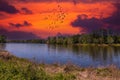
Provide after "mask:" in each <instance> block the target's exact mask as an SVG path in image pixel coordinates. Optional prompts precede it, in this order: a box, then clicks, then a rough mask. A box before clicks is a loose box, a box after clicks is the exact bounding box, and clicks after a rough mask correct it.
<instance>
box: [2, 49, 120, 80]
mask: <svg viewBox="0 0 120 80" xmlns="http://www.w3.org/2000/svg"><path fill="white" fill-rule="evenodd" d="M119 75H120V69H118V68H116V67H115V66H109V67H100V68H93V67H88V68H81V67H78V66H75V65H73V64H66V65H60V64H51V65H48V64H44V63H43V64H36V63H34V62H32V61H29V60H27V59H23V58H18V57H15V56H13V55H11V54H10V53H9V52H7V51H0V80H119V79H120V76H119Z"/></svg>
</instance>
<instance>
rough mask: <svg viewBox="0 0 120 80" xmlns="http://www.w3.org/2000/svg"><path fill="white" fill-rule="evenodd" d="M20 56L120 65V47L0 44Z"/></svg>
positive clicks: (49, 60)
mask: <svg viewBox="0 0 120 80" xmlns="http://www.w3.org/2000/svg"><path fill="white" fill-rule="evenodd" d="M0 47H1V48H4V49H5V50H7V51H9V52H11V53H12V54H13V55H15V56H17V57H21V58H27V59H30V60H33V59H34V60H35V62H37V63H41V62H44V63H47V64H52V63H60V64H65V63H73V64H75V65H78V66H82V67H88V66H93V67H98V66H109V65H112V64H113V65H116V66H117V67H120V47H110V46H107V47H103V46H102V47H96V46H93V47H91V46H70V45H69V46H61V45H47V44H30V43H7V44H4V45H1V46H0Z"/></svg>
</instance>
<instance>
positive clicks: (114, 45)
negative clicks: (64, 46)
mask: <svg viewBox="0 0 120 80" xmlns="http://www.w3.org/2000/svg"><path fill="white" fill-rule="evenodd" d="M73 45H77V46H113V47H116V46H120V44H73Z"/></svg>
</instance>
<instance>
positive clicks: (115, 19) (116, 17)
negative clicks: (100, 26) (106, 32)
mask: <svg viewBox="0 0 120 80" xmlns="http://www.w3.org/2000/svg"><path fill="white" fill-rule="evenodd" d="M114 5H115V7H116V8H117V11H116V12H115V13H114V14H113V15H112V16H111V17H109V18H106V19H103V21H104V22H106V23H109V24H111V25H116V26H120V3H116V4H114Z"/></svg>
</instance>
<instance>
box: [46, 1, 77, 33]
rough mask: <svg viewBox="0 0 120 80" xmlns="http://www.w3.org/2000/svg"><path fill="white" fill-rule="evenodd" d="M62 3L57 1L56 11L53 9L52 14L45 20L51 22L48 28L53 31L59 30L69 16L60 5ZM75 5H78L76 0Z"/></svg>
mask: <svg viewBox="0 0 120 80" xmlns="http://www.w3.org/2000/svg"><path fill="white" fill-rule="evenodd" d="M61 2H62V1H61V0H57V7H56V8H54V9H51V11H50V12H51V14H49V15H48V16H46V17H45V18H44V19H45V20H49V21H50V22H48V28H49V30H50V32H51V31H53V30H54V29H56V28H58V27H59V26H60V25H61V24H63V23H64V21H65V18H66V17H67V16H68V13H67V11H65V10H64V9H63V7H62V5H61V4H60V3H61ZM73 4H74V5H76V0H73Z"/></svg>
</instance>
